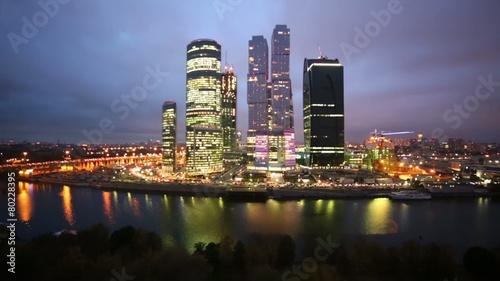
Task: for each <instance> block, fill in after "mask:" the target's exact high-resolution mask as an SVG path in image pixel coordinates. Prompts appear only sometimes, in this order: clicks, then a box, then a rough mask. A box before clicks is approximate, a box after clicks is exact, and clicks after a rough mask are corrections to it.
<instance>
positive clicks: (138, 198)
mask: <svg viewBox="0 0 500 281" xmlns="http://www.w3.org/2000/svg"><path fill="white" fill-rule="evenodd" d="M16 199H17V203H18V206H17V207H18V216H19V219H20V220H21V221H23V222H29V226H26V225H20V226H19V229H18V235H20V236H21V237H26V238H29V237H32V236H34V235H39V234H42V233H44V232H46V231H47V230H46V229H50V230H52V231H58V230H61V229H64V228H67V224H69V226H71V227H72V228H73V229H77V230H78V229H81V228H87V227H89V226H91V225H93V224H96V223H104V224H105V225H107V226H108V227H109V228H110V229H111V230H116V229H118V228H121V227H124V226H126V225H133V226H134V227H140V228H145V229H148V230H151V231H155V232H156V233H158V234H159V235H160V236H161V237H162V238H163V242H164V243H165V244H166V245H180V246H183V247H185V248H187V249H189V250H192V247H193V245H194V244H195V243H196V242H205V243H209V242H218V241H219V240H220V239H222V238H223V237H224V236H226V235H229V236H233V237H235V238H237V239H244V237H248V235H250V234H253V233H256V234H276V233H287V234H289V235H291V236H292V237H294V238H296V239H300V238H301V237H302V238H303V237H309V238H312V240H313V241H314V240H315V239H316V238H317V237H326V235H330V234H332V235H334V236H335V237H342V235H358V234H365V235H375V236H387V237H390V239H391V240H392V239H396V240H398V239H399V240H407V239H415V238H417V237H418V236H419V235H422V236H423V237H424V238H425V239H427V241H436V242H439V241H441V240H442V239H443V233H445V232H448V233H453V234H454V236H451V237H450V236H448V238H447V241H446V242H449V243H451V244H453V243H457V244H458V243H461V242H463V241H464V239H465V240H467V241H469V242H468V243H472V244H481V243H483V244H484V245H493V246H492V247H494V246H497V244H495V243H499V244H500V241H498V237H500V227H499V226H498V224H497V223H496V218H497V217H498V216H500V204H498V202H494V201H493V202H492V201H491V199H483V198H478V199H467V200H464V199H462V200H459V199H456V200H455V199H450V200H431V201H427V202H409V203H402V202H394V201H391V200H390V199H387V198H378V199H351V200H300V201H276V200H267V201H266V202H264V203H256V202H246V203H245V202H232V201H227V200H225V199H223V198H220V197H214V198H203V197H191V196H185V197H179V196H168V195H161V194H142V193H129V192H116V191H112V192H108V191H101V190H96V189H91V188H82V187H73V188H72V187H69V186H66V185H64V186H60V185H59V186H58V185H47V184H38V183H33V184H31V183H24V182H19V183H18V192H17V198H16ZM41 225H43V226H44V227H41ZM304 239H305V238H304ZM339 239H340V238H339Z"/></svg>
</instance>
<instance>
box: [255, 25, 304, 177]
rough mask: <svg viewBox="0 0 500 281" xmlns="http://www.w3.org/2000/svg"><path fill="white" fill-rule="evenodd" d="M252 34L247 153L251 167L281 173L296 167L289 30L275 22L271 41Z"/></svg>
mask: <svg viewBox="0 0 500 281" xmlns="http://www.w3.org/2000/svg"><path fill="white" fill-rule="evenodd" d="M268 52H269V51H268V45H267V41H266V39H265V38H264V37H263V36H253V37H252V40H250V41H249V54H248V85H247V90H248V98H247V99H248V100H247V101H248V112H249V116H248V117H249V120H248V121H249V130H248V135H247V146H248V148H247V149H248V151H249V153H248V155H249V158H250V160H251V161H253V164H254V165H253V166H252V165H250V168H251V169H254V170H261V171H267V172H282V171H285V170H290V169H293V168H294V167H295V133H294V130H293V102H292V92H291V81H290V29H289V28H288V27H287V26H286V25H276V27H275V29H274V31H273V35H272V44H271V76H270V77H269V75H268V71H269V70H268V69H269V67H268V56H269V55H268ZM269 78H270V80H271V81H268V79H269Z"/></svg>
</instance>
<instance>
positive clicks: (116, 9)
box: [0, 0, 500, 143]
mask: <svg viewBox="0 0 500 281" xmlns="http://www.w3.org/2000/svg"><path fill="white" fill-rule="evenodd" d="M54 1H55V0H52V1H51V0H41V2H42V3H44V2H47V3H52V4H51V5H49V6H48V7H47V10H48V12H49V14H50V15H47V12H44V9H43V8H42V7H41V6H40V5H39V4H37V2H38V1H28V0H0V34H2V37H1V38H2V39H1V40H0V62H1V68H0V114H1V117H0V140H15V141H23V140H27V141H48V142H56V141H58V140H59V141H61V142H63V141H65V142H90V141H92V140H91V139H89V138H88V137H86V136H85V134H84V133H83V132H84V131H83V130H86V132H90V135H91V138H93V139H94V140H98V141H100V142H106V143H125V142H138V141H146V140H149V139H153V140H157V139H160V131H161V106H162V103H163V102H164V101H167V100H174V101H176V102H177V103H178V113H179V119H180V120H179V123H178V125H179V130H178V137H179V141H181V142H183V141H184V139H185V136H184V134H185V121H184V116H185V95H186V90H185V84H186V74H185V72H186V54H185V52H186V45H187V44H188V43H189V42H190V41H192V40H193V39H196V38H212V39H215V40H217V41H218V42H219V43H220V44H221V45H222V48H223V55H222V58H223V64H224V63H225V59H224V57H225V55H224V54H225V52H226V51H227V58H228V59H227V62H228V63H229V64H233V65H234V67H235V72H236V74H237V75H238V78H239V85H238V95H239V100H238V114H237V118H238V129H239V130H242V131H246V127H247V118H248V110H247V104H246V81H245V80H246V74H247V68H248V66H247V57H248V51H247V47H248V40H250V39H251V37H252V35H264V37H266V38H267V40H268V44H269V45H270V44H271V42H270V39H271V34H272V30H273V28H274V26H275V25H276V24H286V25H288V27H289V28H290V30H291V58H290V65H291V76H292V87H293V90H292V91H293V95H294V107H295V120H296V123H295V124H296V128H295V129H296V132H297V133H298V134H297V140H298V142H302V139H303V136H302V131H303V129H302V71H303V69H302V67H303V60H304V58H305V57H307V58H315V57H317V56H318V55H319V52H318V44H319V45H320V46H321V49H322V51H323V53H324V54H325V55H327V56H328V57H329V58H338V59H339V60H340V62H341V63H342V64H343V65H344V72H345V104H346V108H345V115H346V123H345V125H346V140H347V141H352V142H362V141H363V139H365V138H366V137H368V135H369V132H371V131H372V130H373V129H378V130H392V131H399V130H404V131H406V130H411V131H415V132H419V133H423V134H424V135H425V136H426V137H433V136H434V137H437V138H441V139H444V138H445V137H446V136H450V137H451V136H457V137H462V138H464V139H469V140H476V141H481V142H486V141H488V142H489V141H494V142H500V125H499V124H500V31H499V27H500V13H499V12H500V2H499V1H496V0H484V1H473V0H470V1H465V0H462V1H452V0H446V1H445V0H443V1H430V0H429V1H411V0H401V1H394V0H391V1H386V0H380V1H368V0H366V1H332V0H322V1H319V0H315V1H303V0H257V1H255V0H251V1H250V0H218V1H212V0H203V1H201V0H200V1H193V0H185V1H164V0H162V1H160V0H158V1H156V0H151V1H131V0H127V1H109V0H108V1H103V0H85V1H83V0H82V1H77V0H72V1H71V0H58V1H59V2H54ZM53 3H61V4H57V5H54V4H53ZM382 10H383V11H382ZM379 11H382V12H381V13H379ZM377 15H378V16H377ZM387 15H390V19H389V18H388V17H387ZM376 18H379V19H378V21H379V22H377V19H376ZM32 24H37V25H38V26H39V27H37V25H34V26H31V25H32ZM23 26H24V28H23ZM32 27H35V28H36V29H35V30H34V29H33V28H32ZM363 39H364V40H363ZM366 39H368V40H366ZM155 69H158V70H159V72H160V73H159V74H158V75H157V76H156V79H154V78H152V79H149V77H150V74H149V73H150V72H154V71H155ZM481 77H482V78H481ZM143 80H147V81H146V82H147V87H148V88H149V89H148V90H146V91H145V94H144V93H142V96H140V97H139V98H138V99H137V100H133V101H132V103H126V102H124V101H122V100H121V97H122V96H124V95H128V96H130V95H131V92H132V91H134V89H136V90H137V89H139V88H141V87H144V86H143V83H144V82H143ZM488 80H489V81H490V82H488ZM476 90H478V91H477V93H476ZM134 93H136V97H137V93H140V92H137V91H136V92H134ZM103 120H104V121H103ZM100 123H101V126H102V128H104V130H102V129H99V124H100ZM97 129H99V133H96V132H97V131H96V130H97ZM103 131H104V132H103ZM101 133H102V138H101V137H100V134H101Z"/></svg>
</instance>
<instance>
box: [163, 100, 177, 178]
mask: <svg viewBox="0 0 500 281" xmlns="http://www.w3.org/2000/svg"><path fill="white" fill-rule="evenodd" d="M176 128H177V104H176V103H175V102H173V101H167V102H165V103H163V107H162V135H161V140H162V148H163V160H162V170H163V173H164V174H169V173H174V172H175V171H176V163H175V159H176V157H175V156H176V148H177V142H176V132H177V130H176Z"/></svg>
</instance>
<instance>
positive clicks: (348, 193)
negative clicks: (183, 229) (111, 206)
mask: <svg viewBox="0 0 500 281" xmlns="http://www.w3.org/2000/svg"><path fill="white" fill-rule="evenodd" d="M23 180H24V179H23ZM36 182H40V183H50V184H61V185H68V186H71V187H91V188H95V189H100V190H106V191H117V192H140V193H156V194H165V195H176V196H196V197H223V198H226V199H230V200H231V199H232V200H241V201H266V200H268V199H275V200H285V201H286V200H300V199H311V200H314V199H343V198H344V199H349V198H352V199H357V198H389V197H390V194H391V192H394V191H397V190H401V189H396V188H358V187H343V188H339V187H335V188H300V189H299V188H271V187H249V186H242V185H224V186H221V185H215V184H197V183H138V182H81V181H75V180H68V179H58V178H49V177H44V178H38V179H36ZM405 189H408V188H405ZM419 191H420V192H422V193H427V194H430V195H431V196H432V198H433V199H435V198H453V197H471V198H477V197H493V196H498V194H496V193H492V192H489V191H488V190H486V189H481V190H480V191H481V192H462V191H461V192H449V191H448V192H446V193H442V192H430V191H429V190H426V189H421V190H419Z"/></svg>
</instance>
